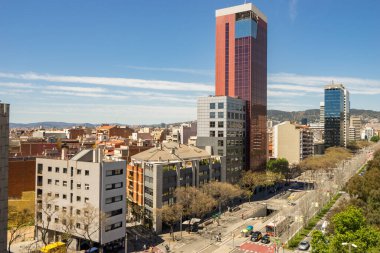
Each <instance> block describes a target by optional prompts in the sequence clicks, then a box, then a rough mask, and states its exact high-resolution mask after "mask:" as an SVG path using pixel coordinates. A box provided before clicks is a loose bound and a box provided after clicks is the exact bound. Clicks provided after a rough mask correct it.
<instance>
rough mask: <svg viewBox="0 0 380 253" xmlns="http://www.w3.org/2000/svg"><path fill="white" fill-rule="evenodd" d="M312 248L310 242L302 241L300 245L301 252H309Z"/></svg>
mask: <svg viewBox="0 0 380 253" xmlns="http://www.w3.org/2000/svg"><path fill="white" fill-rule="evenodd" d="M309 248H310V243H309V242H308V241H302V242H300V244H298V249H299V250H308V249H309Z"/></svg>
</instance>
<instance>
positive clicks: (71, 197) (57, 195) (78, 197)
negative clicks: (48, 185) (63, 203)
mask: <svg viewBox="0 0 380 253" xmlns="http://www.w3.org/2000/svg"><path fill="white" fill-rule="evenodd" d="M48 196H49V197H51V196H52V193H51V192H48ZM54 197H55V198H57V199H58V198H59V197H60V194H59V193H55V195H54ZM73 197H74V195H73V194H71V195H70V202H71V203H72V202H73ZM62 199H67V194H62ZM76 200H77V202H81V201H82V197H81V196H76ZM88 201H90V199H89V198H88V197H85V198H84V202H85V203H87V202H88Z"/></svg>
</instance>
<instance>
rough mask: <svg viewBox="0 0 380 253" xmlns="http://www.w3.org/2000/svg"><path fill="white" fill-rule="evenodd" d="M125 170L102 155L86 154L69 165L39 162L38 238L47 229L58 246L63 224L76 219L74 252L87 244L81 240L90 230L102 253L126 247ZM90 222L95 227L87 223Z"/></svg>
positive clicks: (121, 162) (123, 165) (66, 162)
mask: <svg viewBox="0 0 380 253" xmlns="http://www.w3.org/2000/svg"><path fill="white" fill-rule="evenodd" d="M62 157H64V156H62ZM125 168H126V161H125V160H121V159H117V158H110V157H108V158H104V157H103V154H102V150H99V149H95V150H92V149H89V150H82V151H81V152H80V153H78V154H77V155H75V156H74V157H73V158H71V159H70V160H64V159H63V160H60V159H45V158H38V159H37V160H36V206H37V211H36V227H37V231H38V232H37V236H40V235H41V233H40V231H41V230H44V229H48V230H49V233H48V238H49V241H50V240H51V241H56V240H60V239H61V233H63V232H64V229H65V224H67V222H68V220H69V219H73V220H74V222H75V227H76V229H75V232H74V233H73V235H74V237H75V240H74V242H73V243H72V244H71V245H70V247H72V248H75V249H77V250H78V249H79V246H80V244H81V243H82V242H83V241H85V240H88V237H86V236H83V234H84V233H85V231H86V230H87V229H88V230H89V231H90V232H91V233H92V235H91V239H92V241H94V242H96V243H98V244H99V245H101V246H102V247H107V246H108V245H110V244H118V245H120V244H124V239H125V213H126V202H125V185H126V179H125V171H126V169H125ZM90 215H93V217H89V216H90ZM88 218H92V219H91V220H93V222H88V221H87V223H86V220H88ZM49 220H50V221H49ZM47 224H50V226H48V227H47ZM86 226H87V227H86Z"/></svg>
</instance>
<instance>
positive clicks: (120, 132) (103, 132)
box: [96, 124, 134, 141]
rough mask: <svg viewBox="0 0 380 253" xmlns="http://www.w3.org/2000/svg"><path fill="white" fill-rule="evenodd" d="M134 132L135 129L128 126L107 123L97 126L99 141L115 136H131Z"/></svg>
mask: <svg viewBox="0 0 380 253" xmlns="http://www.w3.org/2000/svg"><path fill="white" fill-rule="evenodd" d="M133 132H134V130H133V129H131V128H129V127H127V126H111V125H106V124H105V125H101V126H100V127H97V128H96V136H97V139H98V140H99V141H107V140H109V139H110V138H111V137H114V136H117V137H124V138H129V136H131V135H132V133H133Z"/></svg>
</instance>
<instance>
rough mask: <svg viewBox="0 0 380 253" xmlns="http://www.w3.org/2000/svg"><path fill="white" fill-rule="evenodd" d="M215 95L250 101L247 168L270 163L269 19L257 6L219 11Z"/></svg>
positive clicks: (234, 7) (248, 109)
mask: <svg viewBox="0 0 380 253" xmlns="http://www.w3.org/2000/svg"><path fill="white" fill-rule="evenodd" d="M215 67H216V70H215V95H216V96H230V97H239V98H240V99H243V100H245V101H247V112H246V113H247V140H248V141H247V148H246V152H247V159H246V162H247V168H250V169H251V170H260V169H264V168H265V164H266V160H267V140H266V139H267V131H266V123H267V119H266V118H267V18H266V16H265V15H264V14H263V13H262V12H261V11H260V10H258V9H257V8H256V7H255V6H254V5H253V4H251V3H247V4H243V5H238V6H233V7H230V8H225V9H219V10H217V11H216V62H215Z"/></svg>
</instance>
